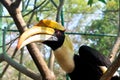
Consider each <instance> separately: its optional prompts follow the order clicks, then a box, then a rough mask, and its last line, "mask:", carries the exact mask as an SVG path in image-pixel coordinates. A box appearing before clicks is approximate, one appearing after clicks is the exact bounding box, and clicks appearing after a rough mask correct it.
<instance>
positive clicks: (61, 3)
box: [56, 0, 64, 22]
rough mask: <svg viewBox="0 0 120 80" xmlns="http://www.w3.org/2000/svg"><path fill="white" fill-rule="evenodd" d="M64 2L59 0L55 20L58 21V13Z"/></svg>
mask: <svg viewBox="0 0 120 80" xmlns="http://www.w3.org/2000/svg"><path fill="white" fill-rule="evenodd" d="M63 4H64V0H59V6H58V8H57V15H56V21H57V22H59V20H60V19H59V17H60V13H61V9H62V6H63Z"/></svg>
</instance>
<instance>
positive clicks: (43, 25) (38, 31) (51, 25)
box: [17, 19, 65, 49]
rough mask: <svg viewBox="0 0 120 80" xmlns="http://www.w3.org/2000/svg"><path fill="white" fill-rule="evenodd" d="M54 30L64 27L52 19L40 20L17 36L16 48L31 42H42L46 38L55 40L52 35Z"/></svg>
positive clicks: (63, 29) (62, 29)
mask: <svg viewBox="0 0 120 80" xmlns="http://www.w3.org/2000/svg"><path fill="white" fill-rule="evenodd" d="M55 30H61V31H65V28H64V27H63V26H62V25H60V24H59V23H57V22H55V21H52V20H46V19H45V20H41V21H40V22H39V23H38V24H37V25H35V26H33V27H32V28H30V29H28V30H26V31H25V32H24V33H23V34H22V35H21V36H20V38H19V40H18V44H17V49H21V48H22V47H23V46H25V45H27V44H29V43H32V42H37V41H39V42H43V41H46V40H53V41H55V40H57V38H56V37H55V36H54V33H55Z"/></svg>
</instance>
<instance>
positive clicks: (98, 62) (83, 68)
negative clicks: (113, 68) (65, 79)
mask: <svg viewBox="0 0 120 80" xmlns="http://www.w3.org/2000/svg"><path fill="white" fill-rule="evenodd" d="M74 62H75V68H74V71H73V72H71V73H69V74H68V75H69V76H70V78H71V80H99V79H100V78H101V76H102V75H103V73H102V71H101V69H100V68H99V66H106V67H109V66H110V65H111V62H110V60H109V59H108V58H106V57H105V56H104V55H102V54H101V53H99V52H98V51H97V50H95V49H93V48H91V47H88V46H81V47H80V49H79V55H74ZM111 80H118V79H117V77H114V78H112V79H111Z"/></svg>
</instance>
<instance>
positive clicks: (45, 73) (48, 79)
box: [0, 0, 55, 80]
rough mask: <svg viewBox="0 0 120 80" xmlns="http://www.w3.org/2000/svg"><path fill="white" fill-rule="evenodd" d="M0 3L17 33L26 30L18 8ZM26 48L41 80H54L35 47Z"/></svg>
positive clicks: (2, 1) (3, 0)
mask: <svg viewBox="0 0 120 80" xmlns="http://www.w3.org/2000/svg"><path fill="white" fill-rule="evenodd" d="M16 1H17V0H16ZM0 2H1V3H2V4H3V5H4V6H5V7H6V9H7V10H8V12H9V13H10V15H11V17H12V18H13V20H14V22H15V24H16V26H17V28H18V30H19V32H20V33H23V32H24V31H25V30H26V29H27V26H26V23H25V21H24V19H23V17H22V14H21V11H20V10H19V7H18V6H16V4H14V5H15V6H14V5H12V6H11V5H6V2H5V0H0ZM27 48H28V51H29V53H30V55H31V57H32V58H33V60H34V62H35V64H36V66H37V68H38V70H39V71H40V73H41V75H42V78H43V80H54V78H55V76H54V74H51V73H52V72H51V71H50V70H49V68H48V66H47V64H46V62H45V61H44V59H43V57H42V55H41V53H40V51H39V49H38V48H37V46H36V45H35V44H34V43H31V44H29V45H27ZM14 66H15V65H14ZM16 66H17V65H16Z"/></svg>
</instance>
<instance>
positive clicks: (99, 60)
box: [79, 45, 111, 67]
mask: <svg viewBox="0 0 120 80" xmlns="http://www.w3.org/2000/svg"><path fill="white" fill-rule="evenodd" d="M79 55H80V57H81V58H83V60H85V61H86V62H90V61H91V62H92V63H95V64H96V65H98V66H105V67H109V66H110V65H111V62H110V60H109V59H108V58H107V57H105V56H104V55H103V54H101V53H100V52H98V51H97V50H95V49H93V48H91V47H88V46H85V45H83V46H81V47H80V49H79ZM91 62H90V63H91Z"/></svg>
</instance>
